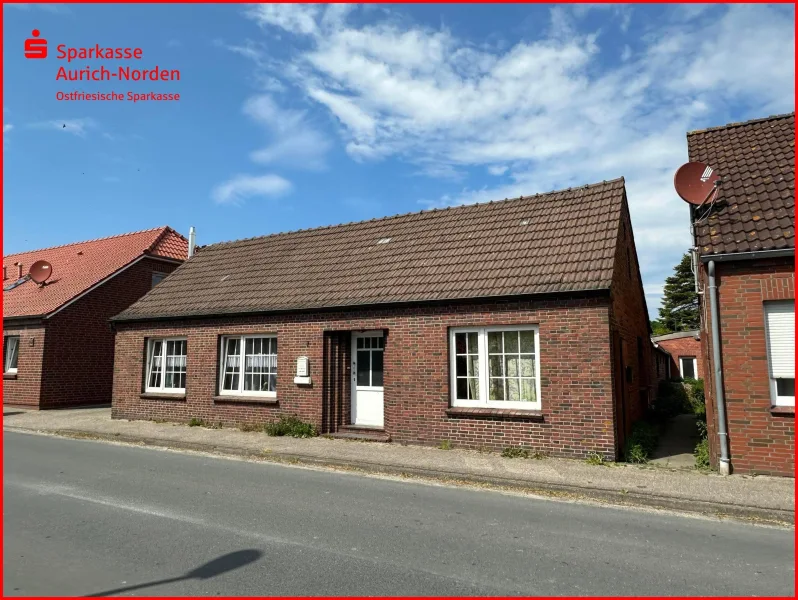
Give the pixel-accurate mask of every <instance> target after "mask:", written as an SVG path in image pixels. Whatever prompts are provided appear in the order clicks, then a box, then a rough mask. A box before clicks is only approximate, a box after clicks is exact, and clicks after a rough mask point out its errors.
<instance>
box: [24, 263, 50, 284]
mask: <svg viewBox="0 0 798 600" xmlns="http://www.w3.org/2000/svg"><path fill="white" fill-rule="evenodd" d="M52 274H53V265H51V264H50V263H48V262H47V261H46V260H37V261H36V262H35V263H33V264H32V265H31V266H30V270H29V271H28V275H29V276H30V278H31V279H33V281H35V282H36V283H38V284H42V283H44V282H45V281H47V280H48V279H50V275H52Z"/></svg>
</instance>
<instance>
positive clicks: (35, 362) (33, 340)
mask: <svg viewBox="0 0 798 600" xmlns="http://www.w3.org/2000/svg"><path fill="white" fill-rule="evenodd" d="M3 335H4V336H8V335H18V336H19V356H18V357H17V373H16V375H11V374H9V375H3V404H11V405H19V406H26V407H31V408H38V406H39V393H40V388H41V386H40V384H41V376H42V355H43V354H44V347H45V328H44V325H42V324H34V325H27V326H22V325H15V324H13V323H11V324H9V323H4V324H3Z"/></svg>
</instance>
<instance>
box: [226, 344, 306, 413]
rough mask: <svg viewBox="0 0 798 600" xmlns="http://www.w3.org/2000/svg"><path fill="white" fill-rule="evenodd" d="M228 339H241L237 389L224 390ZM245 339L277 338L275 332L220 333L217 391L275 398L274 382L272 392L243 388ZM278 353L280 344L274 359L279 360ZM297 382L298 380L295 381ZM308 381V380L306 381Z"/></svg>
mask: <svg viewBox="0 0 798 600" xmlns="http://www.w3.org/2000/svg"><path fill="white" fill-rule="evenodd" d="M230 339H239V340H241V344H240V348H239V354H238V356H239V369H238V389H237V390H226V389H224V376H225V367H226V365H225V356H226V346H227V340H230ZM247 339H273V340H275V341H276V340H277V334H276V333H248V334H240V335H236V334H232V335H222V336H220V345H219V385H218V389H217V393H218V394H219V395H220V396H233V397H236V396H257V397H259V398H276V397H277V390H276V387H277V384H276V383H275V391H273V392H268V391H267V392H262V391H257V390H245V389H244V371H245V366H244V362H245V359H246V356H245V352H246V340H247ZM279 354H280V345H279V344H278V345H277V354H276V355H275V357H277V358H276V360H278V361H279ZM276 370H277V367H276V366H275V377H276V373H277V371H276ZM295 383H298V382H295ZM308 383H309V381H308Z"/></svg>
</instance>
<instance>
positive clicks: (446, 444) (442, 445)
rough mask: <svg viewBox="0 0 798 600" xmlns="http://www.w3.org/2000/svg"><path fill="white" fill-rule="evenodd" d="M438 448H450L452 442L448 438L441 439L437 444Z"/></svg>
mask: <svg viewBox="0 0 798 600" xmlns="http://www.w3.org/2000/svg"><path fill="white" fill-rule="evenodd" d="M438 448H439V449H441V450H451V449H452V443H451V442H450V441H449V440H441V443H440V444H438Z"/></svg>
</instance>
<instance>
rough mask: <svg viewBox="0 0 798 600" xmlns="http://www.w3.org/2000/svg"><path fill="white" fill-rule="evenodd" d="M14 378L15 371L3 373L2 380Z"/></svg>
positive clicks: (15, 376)
mask: <svg viewBox="0 0 798 600" xmlns="http://www.w3.org/2000/svg"><path fill="white" fill-rule="evenodd" d="M16 378H17V374H16V373H3V379H4V380H5V379H16Z"/></svg>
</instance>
